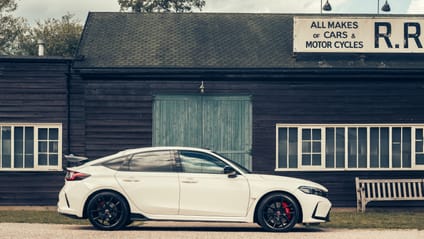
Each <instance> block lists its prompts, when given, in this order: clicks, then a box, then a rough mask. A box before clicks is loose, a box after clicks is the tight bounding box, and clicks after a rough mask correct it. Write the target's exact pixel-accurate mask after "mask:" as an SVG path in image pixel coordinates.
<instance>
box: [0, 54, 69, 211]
mask: <svg viewBox="0 0 424 239" xmlns="http://www.w3.org/2000/svg"><path fill="white" fill-rule="evenodd" d="M69 65H70V60H69V59H63V58H57V59H43V58H36V59H34V58H31V59H29V58H0V122H1V123H62V127H63V132H62V133H63V141H62V142H63V144H62V151H63V153H67V152H68V141H67V134H68V126H67V112H68V106H67V105H68V104H67V80H68V77H67V73H68V71H69ZM63 178H64V173H63V172H61V171H60V172H19V171H16V172H6V171H0V205H55V204H56V202H57V196H58V192H59V190H60V188H61V187H62V186H63V182H64V181H63Z"/></svg>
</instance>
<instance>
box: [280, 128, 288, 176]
mask: <svg viewBox="0 0 424 239" xmlns="http://www.w3.org/2000/svg"><path fill="white" fill-rule="evenodd" d="M287 131H288V130H287V128H279V129H278V167H279V168H287V167H288V163H287V161H288V158H287V156H288V147H287V145H288V143H287V142H288V138H287Z"/></svg>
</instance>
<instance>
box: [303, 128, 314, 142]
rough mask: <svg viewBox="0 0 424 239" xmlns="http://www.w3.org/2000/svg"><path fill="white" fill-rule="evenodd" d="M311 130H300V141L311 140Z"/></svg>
mask: <svg viewBox="0 0 424 239" xmlns="http://www.w3.org/2000/svg"><path fill="white" fill-rule="evenodd" d="M311 139H312V136H311V129H302V140H311Z"/></svg>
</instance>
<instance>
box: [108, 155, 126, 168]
mask: <svg viewBox="0 0 424 239" xmlns="http://www.w3.org/2000/svg"><path fill="white" fill-rule="evenodd" d="M126 159H127V156H124V157H119V158H116V159H112V160H109V161H107V162H104V163H103V164H102V165H103V166H105V167H107V168H110V169H113V170H128V165H127V166H125V165H124V164H126V163H125V162H126ZM125 168H126V169H125Z"/></svg>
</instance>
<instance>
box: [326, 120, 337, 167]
mask: <svg viewBox="0 0 424 239" xmlns="http://www.w3.org/2000/svg"><path fill="white" fill-rule="evenodd" d="M334 138H335V137H334V128H327V129H325V167H326V168H334V149H335V146H334Z"/></svg>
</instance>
